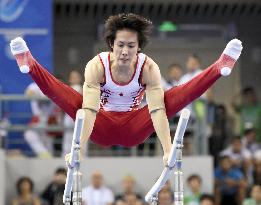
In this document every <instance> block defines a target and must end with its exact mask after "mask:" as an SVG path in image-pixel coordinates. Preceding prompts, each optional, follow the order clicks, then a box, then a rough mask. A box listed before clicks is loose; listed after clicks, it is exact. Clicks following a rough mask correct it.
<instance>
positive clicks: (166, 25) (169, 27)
mask: <svg viewBox="0 0 261 205" xmlns="http://www.w3.org/2000/svg"><path fill="white" fill-rule="evenodd" d="M158 30H159V31H160V32H175V31H177V30H178V27H177V25H176V24H174V23H172V22H171V21H164V22H162V23H161V24H160V25H159V27H158Z"/></svg>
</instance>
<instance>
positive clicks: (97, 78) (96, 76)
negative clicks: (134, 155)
mask: <svg viewBox="0 0 261 205" xmlns="http://www.w3.org/2000/svg"><path fill="white" fill-rule="evenodd" d="M103 76H104V71H103V68H102V64H101V63H100V59H99V57H98V56H96V57H94V58H93V59H92V60H90V61H89V62H88V64H87V65H86V68H85V73H84V78H85V81H84V84H83V103H82V108H81V111H83V112H84V124H83V129H82V132H81V134H80V146H81V155H83V153H84V149H85V147H86V146H85V144H86V142H87V141H88V139H89V137H90V135H91V133H92V130H93V126H94V122H95V119H96V114H97V112H98V111H99V105H100V83H102V82H103ZM69 160H70V154H67V155H66V156H65V161H69Z"/></svg>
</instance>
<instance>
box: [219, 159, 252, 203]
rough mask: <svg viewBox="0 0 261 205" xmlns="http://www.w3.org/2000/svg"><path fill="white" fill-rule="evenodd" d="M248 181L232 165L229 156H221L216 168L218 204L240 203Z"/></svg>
mask: <svg viewBox="0 0 261 205" xmlns="http://www.w3.org/2000/svg"><path fill="white" fill-rule="evenodd" d="M246 188H247V183H246V181H245V179H244V175H243V173H242V172H241V171H240V170H239V169H238V168H236V167H233V166H232V163H231V160H230V158H229V157H228V156H223V157H221V158H220V161H219V167H217V168H216V169H215V197H216V202H217V204H222V205H238V204H240V203H241V202H242V201H243V199H244V197H245V192H246Z"/></svg>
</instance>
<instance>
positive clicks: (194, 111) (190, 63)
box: [180, 54, 206, 122]
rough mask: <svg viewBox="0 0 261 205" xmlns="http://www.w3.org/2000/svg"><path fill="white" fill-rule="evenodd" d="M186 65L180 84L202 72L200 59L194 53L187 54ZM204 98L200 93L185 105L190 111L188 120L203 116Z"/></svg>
mask: <svg viewBox="0 0 261 205" xmlns="http://www.w3.org/2000/svg"><path fill="white" fill-rule="evenodd" d="M186 67H187V71H188V72H187V73H186V74H184V75H183V76H182V77H181V79H180V84H185V83H187V82H188V81H190V80H191V79H192V78H194V77H196V76H197V75H199V74H200V73H201V72H202V70H201V68H200V67H201V60H200V58H199V57H198V56H197V55H196V54H191V55H189V56H188V59H187V62H186ZM205 99H206V96H205V95H202V96H201V97H200V98H198V99H197V100H195V101H194V102H193V103H191V104H189V105H188V106H187V108H188V109H189V110H190V111H191V117H190V118H191V120H190V122H193V121H194V120H195V119H196V118H198V119H201V118H202V117H203V116H205V113H202V112H204V110H205V109H202V108H203V107H204V101H205Z"/></svg>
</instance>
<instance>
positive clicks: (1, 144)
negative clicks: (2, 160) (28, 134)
mask: <svg viewBox="0 0 261 205" xmlns="http://www.w3.org/2000/svg"><path fill="white" fill-rule="evenodd" d="M8 126H10V121H9V120H8V119H7V117H3V118H2V119H0V148H5V137H6V136H7V134H8V132H7V130H6V128H7V127H8Z"/></svg>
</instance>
